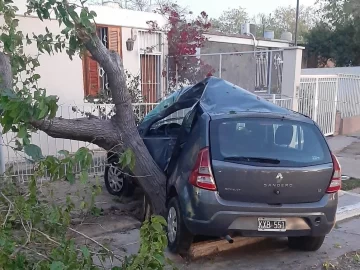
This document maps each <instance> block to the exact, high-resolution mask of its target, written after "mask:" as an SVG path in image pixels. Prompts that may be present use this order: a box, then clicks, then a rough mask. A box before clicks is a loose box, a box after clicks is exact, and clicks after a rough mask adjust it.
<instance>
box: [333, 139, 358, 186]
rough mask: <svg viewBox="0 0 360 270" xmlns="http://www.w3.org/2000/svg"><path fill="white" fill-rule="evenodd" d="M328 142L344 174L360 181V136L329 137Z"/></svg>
mask: <svg viewBox="0 0 360 270" xmlns="http://www.w3.org/2000/svg"><path fill="white" fill-rule="evenodd" d="M327 141H328V144H329V146H330V148H331V150H332V151H333V153H334V154H336V156H337V158H338V159H339V162H340V165H341V169H342V174H343V175H347V176H350V177H353V178H357V179H360V134H355V135H354V136H335V137H329V138H327Z"/></svg>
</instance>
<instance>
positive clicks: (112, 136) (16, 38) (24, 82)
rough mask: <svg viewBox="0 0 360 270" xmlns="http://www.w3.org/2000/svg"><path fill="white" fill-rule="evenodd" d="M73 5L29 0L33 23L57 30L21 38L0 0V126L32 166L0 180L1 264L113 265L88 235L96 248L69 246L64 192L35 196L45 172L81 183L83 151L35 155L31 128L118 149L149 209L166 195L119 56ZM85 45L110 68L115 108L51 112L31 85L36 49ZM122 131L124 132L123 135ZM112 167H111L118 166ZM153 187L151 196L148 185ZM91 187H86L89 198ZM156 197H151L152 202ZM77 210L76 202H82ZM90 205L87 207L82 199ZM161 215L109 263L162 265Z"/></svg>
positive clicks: (7, 4)
mask: <svg viewBox="0 0 360 270" xmlns="http://www.w3.org/2000/svg"><path fill="white" fill-rule="evenodd" d="M83 4H84V2H81V4H76V3H70V2H68V1H66V0H61V1H60V0H42V1H38V0H28V1H27V8H28V11H27V13H26V14H27V15H29V14H31V15H35V16H37V17H38V18H39V19H40V20H41V21H44V20H48V19H50V18H52V19H55V20H57V21H58V23H59V26H60V27H61V29H62V31H61V33H60V34H57V35H54V34H53V33H52V32H50V31H49V29H48V28H47V27H45V28H44V32H43V33H42V34H39V33H36V34H35V33H34V34H32V35H25V34H24V33H23V32H22V31H21V30H19V28H18V26H19V20H18V18H17V17H16V12H17V11H18V7H17V6H16V3H15V4H14V2H13V1H12V0H0V13H1V14H2V16H3V19H4V24H2V25H1V36H0V41H1V45H2V46H1V52H0V75H1V81H0V111H1V114H0V124H1V125H2V127H3V133H6V132H9V131H12V132H14V133H16V138H14V139H15V147H14V146H13V147H14V149H15V150H17V151H23V152H24V153H25V154H26V155H27V156H28V157H29V158H30V159H31V161H32V162H33V163H34V166H35V168H34V175H33V176H32V177H31V180H30V182H29V183H28V185H27V186H26V187H25V188H24V187H22V186H19V185H18V184H17V182H14V181H12V179H11V178H10V180H9V179H8V178H6V176H2V181H1V185H0V201H1V202H2V203H1V206H0V208H1V213H0V222H1V226H2V229H1V230H0V268H1V269H9V270H11V269H14V270H15V269H16V270H17V269H74V270H76V269H78V270H85V269H107V267H105V266H104V265H97V264H96V263H95V261H94V258H95V257H98V259H99V260H100V262H105V261H110V262H113V261H114V258H117V259H118V260H120V261H122V258H118V256H117V255H116V254H114V252H112V251H111V250H109V249H108V248H107V247H105V246H104V245H102V244H100V243H98V242H97V241H96V240H94V239H91V238H89V237H86V235H82V236H83V237H86V238H87V239H88V240H90V241H91V242H93V243H94V244H95V246H96V247H95V248H93V247H91V246H89V245H86V246H78V245H77V244H76V243H75V242H74V241H73V240H72V239H71V237H69V233H75V234H79V232H77V231H76V230H74V229H73V228H71V225H70V220H71V211H72V210H73V209H74V204H73V202H72V201H71V199H70V198H67V201H66V205H57V204H49V203H47V202H46V201H42V200H41V199H40V198H39V196H38V182H37V179H38V178H40V177H43V176H44V175H45V174H47V175H50V177H51V180H58V179H66V180H68V181H69V182H71V183H73V182H74V181H75V179H76V178H77V177H79V178H80V181H81V182H83V183H86V180H87V178H88V168H89V166H90V165H91V163H92V153H91V151H90V150H89V149H87V148H80V149H79V150H78V151H77V152H75V153H69V152H68V151H60V152H59V155H58V157H55V156H47V157H45V156H43V155H42V153H41V149H40V148H39V147H38V146H36V145H34V144H32V143H31V134H32V132H33V131H35V130H37V129H39V130H42V131H44V132H46V133H47V134H49V135H50V136H53V137H57V138H68V139H75V140H82V141H85V142H92V143H95V144H97V145H98V146H100V147H103V148H104V149H106V150H111V151H114V152H116V153H118V154H119V156H120V159H119V164H121V165H122V167H125V166H126V167H129V168H130V169H131V170H132V171H133V172H134V173H135V174H136V173H139V175H140V174H144V175H147V174H148V173H149V176H146V177H143V178H145V179H146V180H145V181H144V183H143V184H142V182H141V181H139V182H140V185H141V186H142V187H143V188H144V190H145V191H148V192H149V194H147V196H148V197H149V198H150V199H151V200H152V201H151V203H152V206H153V210H154V213H162V211H163V209H164V207H165V203H164V201H165V195H164V191H162V187H163V184H164V182H161V181H163V180H164V176H163V174H162V173H161V172H159V171H158V169H157V167H156V165H155V163H154V161H153V160H152V159H151V157H150V155H149V153H148V152H147V150H146V147H145V146H144V145H143V144H142V140H141V138H140V136H139V135H138V133H136V132H137V131H136V124H135V120H136V119H135V117H134V114H133V112H132V106H131V100H132V98H134V97H132V96H131V94H130V92H129V90H128V85H127V81H126V74H125V72H124V69H123V66H122V62H121V58H120V56H119V55H118V54H117V53H115V52H112V51H109V50H107V49H106V48H105V47H104V45H103V44H102V43H101V41H100V40H99V38H98V37H97V35H96V31H95V24H94V19H95V17H96V13H95V12H93V11H91V10H89V9H88V8H87V7H85V6H84V5H83ZM28 45H34V46H36V48H37V49H38V54H36V56H29V55H27V54H26V52H25V51H26V50H25V47H26V46H28ZM85 50H88V51H89V52H90V53H91V55H92V57H93V58H94V59H95V60H96V61H97V62H98V63H99V64H100V65H101V66H103V68H104V70H105V71H106V72H108V74H111V75H110V76H109V81H110V82H111V85H114V87H112V88H111V94H112V95H111V97H112V100H113V102H114V103H115V112H114V116H113V117H112V118H111V120H104V119H102V118H101V117H100V118H99V117H96V116H94V115H91V114H87V115H86V116H85V117H84V118H80V119H63V118H61V117H56V112H57V109H58V105H57V101H58V98H57V97H56V96H52V95H47V92H46V89H44V88H41V87H39V86H38V85H39V79H40V75H39V74H38V73H36V68H37V67H39V66H40V64H41V63H40V61H39V56H41V55H42V54H49V55H53V54H55V53H58V52H65V53H66V54H67V55H68V56H69V58H70V59H72V58H73V57H77V56H78V55H82V53H83V52H84V51H85ZM128 132H130V134H129V133H128ZM119 166H120V165H119ZM154 187H155V188H156V192H154V194H152V193H151V192H150V190H151V188H154ZM98 188H99V187H98V186H96V187H95V190H94V191H93V194H94V195H96V193H97V191H96V190H98ZM157 197H160V198H159V199H154V198H157ZM82 205H83V206H84V207H85V204H82ZM90 207H92V208H93V205H90ZM165 224H166V222H165V220H164V219H163V218H162V217H160V216H153V217H152V218H151V219H150V220H147V221H146V222H145V223H144V224H143V227H142V229H141V239H142V240H143V241H142V242H141V247H140V251H139V253H138V254H137V255H136V256H133V257H130V258H128V259H126V260H125V261H123V262H122V263H121V264H120V265H118V266H114V264H113V263H111V269H162V268H163V267H164V266H165V264H166V260H165V257H164V249H165V247H166V235H165V232H164V230H163V226H164V225H165Z"/></svg>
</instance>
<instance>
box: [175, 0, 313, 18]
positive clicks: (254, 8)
mask: <svg viewBox="0 0 360 270" xmlns="http://www.w3.org/2000/svg"><path fill="white" fill-rule="evenodd" d="M315 1H316V0H300V4H301V5H306V6H310V5H314V3H315ZM177 2H178V3H179V4H180V5H182V6H187V7H188V8H189V10H191V11H193V12H194V14H199V13H200V12H201V11H206V12H207V13H208V14H209V16H210V17H215V18H216V17H219V16H220V15H221V13H222V12H223V11H225V10H227V9H228V8H237V7H239V6H241V7H243V8H246V10H247V12H248V13H249V14H250V15H251V16H253V15H255V14H258V13H270V12H272V11H273V10H274V9H276V8H277V7H278V6H289V5H292V6H296V0H276V1H273V0H177ZM215 3H216V4H215Z"/></svg>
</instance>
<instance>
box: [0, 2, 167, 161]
mask: <svg viewBox="0 0 360 270" xmlns="http://www.w3.org/2000/svg"><path fill="white" fill-rule="evenodd" d="M16 4H17V5H18V7H20V10H19V12H18V14H17V15H18V16H17V18H18V19H19V30H21V31H23V33H24V34H29V36H32V33H36V34H40V33H45V27H47V28H48V29H49V30H50V32H52V33H53V34H54V35H56V34H59V33H60V31H61V28H60V27H59V24H58V22H57V21H56V20H52V21H50V20H46V21H44V22H41V21H40V20H39V19H38V18H37V17H31V16H27V17H24V16H23V15H22V14H24V12H25V11H26V9H25V6H24V4H25V0H17V1H16ZM22 4H23V5H22ZM91 9H92V10H94V11H95V12H96V13H97V15H98V17H97V19H96V22H97V23H98V24H106V25H115V26H122V41H123V44H122V52H123V62H124V67H125V68H126V69H127V70H129V71H130V72H131V73H133V74H134V75H137V74H139V72H140V62H139V47H138V44H137V42H138V39H137V40H136V41H135V44H134V50H133V51H131V52H129V51H127V49H126V43H125V42H126V40H127V39H128V38H129V37H131V29H132V28H134V29H135V30H136V29H148V25H147V24H146V21H149V20H154V21H157V22H158V23H159V25H160V27H161V26H162V25H164V23H165V20H164V18H163V17H162V16H161V15H158V14H154V13H146V12H137V11H130V10H121V9H118V8H112V7H99V6H95V7H91ZM3 23H4V21H3V18H2V17H1V16H0V24H3ZM135 32H136V31H135ZM25 52H26V53H27V54H30V55H33V56H34V55H36V54H37V48H36V45H30V46H26V47H25ZM165 52H166V49H165V50H164V53H165ZM39 61H40V67H39V68H38V69H37V73H38V74H40V76H41V78H40V80H39V86H40V87H43V88H45V89H46V90H47V93H48V94H51V95H57V96H58V97H59V102H58V104H59V105H60V108H59V110H58V113H57V116H62V117H63V118H77V117H82V115H81V114H79V113H74V112H73V111H72V106H74V105H76V106H78V108H79V109H81V110H87V111H91V107H92V105H91V104H88V103H86V102H84V84H83V68H82V60H81V59H80V57H74V58H73V60H72V61H71V60H70V59H69V57H68V56H67V54H66V52H62V53H56V54H54V55H51V56H49V55H46V54H44V55H41V56H40V58H39ZM13 136H14V134H11V133H9V134H7V135H6V136H5V138H4V141H5V143H7V142H9V141H11V139H12V137H13ZM32 143H34V144H37V145H39V146H40V147H41V149H42V152H43V154H45V155H49V154H57V152H58V151H59V150H61V149H66V150H68V151H70V152H75V151H76V150H77V149H78V148H79V147H82V146H89V145H88V144H87V143H81V142H77V141H70V140H62V139H53V138H51V137H49V136H47V135H46V134H45V133H43V132H39V133H37V134H33V137H32ZM90 147H91V148H97V147H95V146H92V145H90ZM3 151H4V157H5V160H6V162H10V161H13V160H18V159H22V156H23V154H19V153H15V152H14V151H13V150H12V149H11V148H10V147H3Z"/></svg>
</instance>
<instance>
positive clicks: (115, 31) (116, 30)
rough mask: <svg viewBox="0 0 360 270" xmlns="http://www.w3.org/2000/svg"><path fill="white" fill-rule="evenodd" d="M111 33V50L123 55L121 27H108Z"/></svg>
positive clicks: (109, 33)
mask: <svg viewBox="0 0 360 270" xmlns="http://www.w3.org/2000/svg"><path fill="white" fill-rule="evenodd" d="M108 35H109V50H110V51H115V52H117V53H118V54H119V55H120V56H122V50H121V27H110V26H109V28H108Z"/></svg>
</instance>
